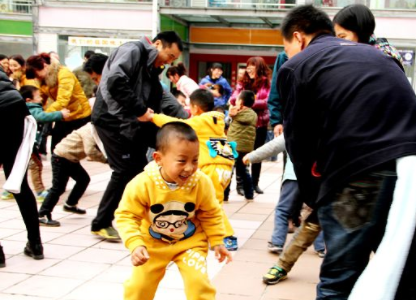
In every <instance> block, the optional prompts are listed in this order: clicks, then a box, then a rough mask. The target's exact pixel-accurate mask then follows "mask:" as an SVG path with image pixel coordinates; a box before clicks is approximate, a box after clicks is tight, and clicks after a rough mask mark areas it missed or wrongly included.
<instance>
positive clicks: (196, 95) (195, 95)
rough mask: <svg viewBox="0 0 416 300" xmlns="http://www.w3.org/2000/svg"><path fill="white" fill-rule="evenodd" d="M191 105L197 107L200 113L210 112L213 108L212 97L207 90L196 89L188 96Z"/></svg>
mask: <svg viewBox="0 0 416 300" xmlns="http://www.w3.org/2000/svg"><path fill="white" fill-rule="evenodd" d="M189 100H190V102H191V104H193V105H196V106H199V107H200V108H201V109H202V111H204V112H208V111H212V110H213V108H214V96H213V95H212V93H211V92H210V91H209V90H206V89H197V90H195V91H193V92H192V94H191V95H190V96H189Z"/></svg>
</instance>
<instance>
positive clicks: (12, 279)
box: [0, 261, 31, 299]
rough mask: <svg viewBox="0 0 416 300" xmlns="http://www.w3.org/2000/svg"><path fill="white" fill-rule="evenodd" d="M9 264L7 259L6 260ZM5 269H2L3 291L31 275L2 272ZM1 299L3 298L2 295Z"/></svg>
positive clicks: (0, 280) (0, 276) (0, 289)
mask: <svg viewBox="0 0 416 300" xmlns="http://www.w3.org/2000/svg"><path fill="white" fill-rule="evenodd" d="M6 264H7V261H6ZM2 270H6V268H4V269H0V278H1V279H0V291H3V290H5V289H7V288H10V287H12V286H14V285H16V284H18V283H19V282H22V281H24V280H26V279H28V278H29V277H30V276H31V275H28V274H14V273H8V272H2ZM0 295H1V294H0ZM0 299H3V298H2V297H0Z"/></svg>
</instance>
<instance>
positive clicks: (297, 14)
mask: <svg viewBox="0 0 416 300" xmlns="http://www.w3.org/2000/svg"><path fill="white" fill-rule="evenodd" d="M280 30H281V32H282V36H283V38H284V39H285V40H287V41H289V42H290V41H291V40H292V38H293V33H294V32H295V31H299V32H303V33H305V34H308V35H314V36H317V35H319V34H322V33H329V34H332V35H333V34H334V28H333V26H332V22H331V20H330V19H329V17H328V15H327V14H326V13H325V12H324V11H322V10H320V9H318V8H316V7H314V6H313V5H300V6H297V7H295V8H294V9H292V10H291V11H290V12H289V13H288V15H287V16H286V17H285V18H284V19H283V21H282V25H281V26H280Z"/></svg>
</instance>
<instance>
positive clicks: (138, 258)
mask: <svg viewBox="0 0 416 300" xmlns="http://www.w3.org/2000/svg"><path fill="white" fill-rule="evenodd" d="M149 258H150V256H149V253H147V249H146V247H145V246H139V247H137V248H136V249H134V251H133V253H132V254H131V263H132V264H133V266H135V267H137V266H141V265H144V264H145V263H146V262H147V261H148V260H149Z"/></svg>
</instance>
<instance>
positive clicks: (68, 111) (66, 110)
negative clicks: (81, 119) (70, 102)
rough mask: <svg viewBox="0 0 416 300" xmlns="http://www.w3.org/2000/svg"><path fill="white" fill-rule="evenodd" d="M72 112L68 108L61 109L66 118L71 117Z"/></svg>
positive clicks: (63, 116)
mask: <svg viewBox="0 0 416 300" xmlns="http://www.w3.org/2000/svg"><path fill="white" fill-rule="evenodd" d="M70 113H71V111H70V110H69V109H67V108H62V109H61V114H62V118H64V120H66V119H68V118H69V114H70Z"/></svg>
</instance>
